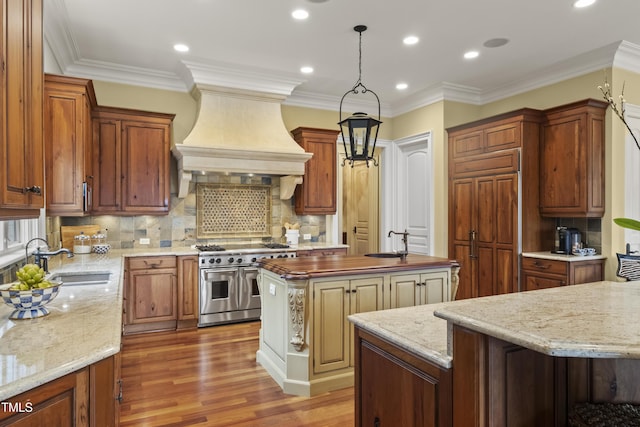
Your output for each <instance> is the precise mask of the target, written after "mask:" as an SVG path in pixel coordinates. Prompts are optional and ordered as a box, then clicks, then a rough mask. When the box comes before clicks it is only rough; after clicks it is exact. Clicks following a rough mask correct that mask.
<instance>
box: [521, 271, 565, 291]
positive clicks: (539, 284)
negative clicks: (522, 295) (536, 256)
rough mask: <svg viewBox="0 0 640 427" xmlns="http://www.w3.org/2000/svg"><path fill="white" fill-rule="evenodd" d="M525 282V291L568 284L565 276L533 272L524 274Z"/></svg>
mask: <svg viewBox="0 0 640 427" xmlns="http://www.w3.org/2000/svg"><path fill="white" fill-rule="evenodd" d="M523 282H524V283H523V288H524V289H523V291H536V290H538V289H548V288H557V287H560V286H564V285H566V284H567V281H566V280H565V278H564V276H554V275H549V276H536V275H533V274H524V275H523Z"/></svg>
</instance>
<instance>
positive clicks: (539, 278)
mask: <svg viewBox="0 0 640 427" xmlns="http://www.w3.org/2000/svg"><path fill="white" fill-rule="evenodd" d="M521 280H522V282H521V288H522V290H523V291H534V290H536V289H546V288H555V287H558V286H565V285H576V284H580V283H590V282H598V281H601V280H604V260H603V259H597V260H585V261H559V260H549V259H541V258H530V257H522V276H521Z"/></svg>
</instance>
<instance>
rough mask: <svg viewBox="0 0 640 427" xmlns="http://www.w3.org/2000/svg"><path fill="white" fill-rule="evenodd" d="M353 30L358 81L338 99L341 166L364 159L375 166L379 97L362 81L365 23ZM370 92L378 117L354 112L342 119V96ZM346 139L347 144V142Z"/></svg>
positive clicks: (379, 122) (378, 124) (376, 163)
mask: <svg viewBox="0 0 640 427" xmlns="http://www.w3.org/2000/svg"><path fill="white" fill-rule="evenodd" d="M353 30H354V31H356V32H358V33H359V34H360V36H359V37H360V43H359V57H358V81H356V84H355V85H354V86H353V88H351V90H349V91H347V92H346V93H345V94H344V95H342V99H340V121H339V122H338V125H340V130H341V133H342V144H343V145H344V154H345V159H344V160H343V161H342V166H344V164H345V162H347V161H349V163H350V164H351V167H353V164H354V162H356V161H359V160H364V161H365V162H367V167H369V161H372V162H373V164H374V165H375V166H378V162H377V161H376V159H375V158H374V157H373V154H374V150H375V149H376V140H377V139H378V129H379V126H380V124H381V123H382V122H381V121H380V99H379V98H378V95H376V93H375V92H374V91H372V90H370V89H367V88H366V87H365V85H364V84H363V83H362V33H363V32H364V31H366V30H367V27H366V25H356V26H355V27H353ZM367 92H371V93H372V94H373V96H375V97H376V101H377V103H378V118H377V119H376V118H374V117H371V116H369V115H367V114H366V113H362V112H356V113H353V114H352V115H351V116H349V117H347V118H346V119H342V103H343V101H344V98H345V97H346V96H347V95H349V94H354V95H357V94H359V93H362V94H365V93H367ZM347 139H348V140H349V141H348V144H347Z"/></svg>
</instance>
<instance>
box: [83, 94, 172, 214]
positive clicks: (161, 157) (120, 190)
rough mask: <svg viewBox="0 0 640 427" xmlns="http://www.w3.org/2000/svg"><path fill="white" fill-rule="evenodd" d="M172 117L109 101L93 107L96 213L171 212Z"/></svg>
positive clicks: (94, 209) (94, 208)
mask: <svg viewBox="0 0 640 427" xmlns="http://www.w3.org/2000/svg"><path fill="white" fill-rule="evenodd" d="M173 117H174V115H173V114H162V113H150V112H143V111H137V110H126V109H122V108H109V107H98V109H96V110H95V111H94V113H93V140H94V163H93V165H94V205H93V211H94V213H108V214H127V215H132V214H133V215H140V214H166V213H168V212H169V197H170V194H169V191H170V189H169V179H170V177H169V161H170V151H169V148H170V147H169V146H170V142H171V122H172V120H173Z"/></svg>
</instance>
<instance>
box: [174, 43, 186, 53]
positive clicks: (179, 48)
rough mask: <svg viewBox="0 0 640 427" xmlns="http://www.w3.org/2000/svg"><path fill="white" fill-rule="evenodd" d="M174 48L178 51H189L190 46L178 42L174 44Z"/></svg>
mask: <svg viewBox="0 0 640 427" xmlns="http://www.w3.org/2000/svg"><path fill="white" fill-rule="evenodd" d="M173 48H174V49H175V50H176V51H178V52H189V46H187V45H186V44H182V43H178V44H174V45H173Z"/></svg>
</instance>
